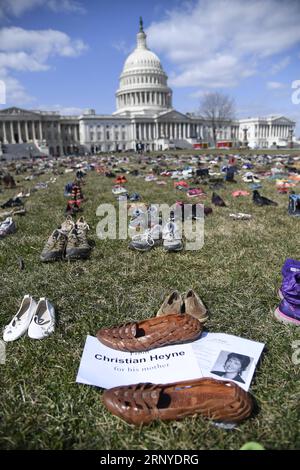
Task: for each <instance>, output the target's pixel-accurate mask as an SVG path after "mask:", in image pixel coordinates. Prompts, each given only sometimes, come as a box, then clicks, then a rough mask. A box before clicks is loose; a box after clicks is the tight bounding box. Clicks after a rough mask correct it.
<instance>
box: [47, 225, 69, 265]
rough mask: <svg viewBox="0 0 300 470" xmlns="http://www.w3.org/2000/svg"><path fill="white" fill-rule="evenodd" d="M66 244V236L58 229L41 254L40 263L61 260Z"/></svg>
mask: <svg viewBox="0 0 300 470" xmlns="http://www.w3.org/2000/svg"><path fill="white" fill-rule="evenodd" d="M66 243H67V237H66V235H65V234H64V233H63V232H61V231H60V230H58V229H56V230H54V232H53V233H52V234H51V236H50V237H49V239H48V241H47V242H46V244H45V246H44V249H43V251H42V253H41V256H40V259H41V261H43V262H47V261H55V260H58V259H62V257H63V254H64V251H65V247H66Z"/></svg>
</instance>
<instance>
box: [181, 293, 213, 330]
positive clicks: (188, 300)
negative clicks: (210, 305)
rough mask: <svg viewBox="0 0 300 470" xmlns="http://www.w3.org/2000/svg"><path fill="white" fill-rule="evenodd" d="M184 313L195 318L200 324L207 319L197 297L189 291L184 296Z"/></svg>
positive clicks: (201, 303) (205, 311) (205, 312)
mask: <svg viewBox="0 0 300 470" xmlns="http://www.w3.org/2000/svg"><path fill="white" fill-rule="evenodd" d="M184 305H185V313H187V314H188V315H191V316H192V317H194V318H197V320H199V321H200V322H203V323H204V322H205V321H206V320H207V319H208V316H207V310H206V307H205V306H204V304H203V302H202V300H201V299H200V297H198V295H197V294H196V293H195V292H194V291H193V290H192V289H190V290H189V291H188V292H187V293H186V294H185V296H184Z"/></svg>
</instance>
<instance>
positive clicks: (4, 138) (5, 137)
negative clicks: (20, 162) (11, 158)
mask: <svg viewBox="0 0 300 470" xmlns="http://www.w3.org/2000/svg"><path fill="white" fill-rule="evenodd" d="M5 124H6V122H5V121H3V122H2V130H3V143H4V144H7V143H8V142H7V136H6V126H5Z"/></svg>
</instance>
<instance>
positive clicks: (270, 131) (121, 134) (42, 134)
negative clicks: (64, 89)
mask: <svg viewBox="0 0 300 470" xmlns="http://www.w3.org/2000/svg"><path fill="white" fill-rule="evenodd" d="M295 125H296V123H295V122H294V121H291V120H290V119H288V118H286V117H284V116H280V115H279V116H268V117H264V118H263V117H257V118H248V119H240V120H232V121H228V122H222V123H220V126H219V128H218V129H217V139H218V141H231V142H232V144H233V146H238V145H239V144H240V143H242V142H243V140H244V141H245V135H246V137H247V139H246V140H248V144H249V146H250V147H253V148H258V147H260V148H269V147H270V146H272V145H279V146H286V145H287V143H288V139H291V136H292V133H293V131H294V129H295ZM245 129H246V133H245ZM212 135H213V133H212V127H211V125H210V122H209V121H207V120H205V119H203V118H201V117H199V116H195V115H194V114H190V113H187V114H183V113H180V112H178V111H176V110H175V109H174V108H173V107H172V90H171V88H170V87H169V86H168V77H167V75H166V73H165V71H164V70H163V67H162V65H161V62H160V60H159V58H158V57H157V55H156V54H155V53H154V52H152V51H150V50H149V49H148V47H147V36H146V34H145V32H144V29H143V22H142V20H140V29H139V32H138V34H137V45H136V48H135V50H134V51H133V52H132V53H131V54H130V55H129V56H128V57H127V59H126V61H125V64H124V67H123V71H122V73H121V76H120V82H119V89H118V90H117V91H116V111H115V112H114V113H113V114H112V115H99V114H96V112H95V111H94V110H93V109H89V110H87V111H85V112H84V113H83V114H82V115H81V116H62V115H60V114H59V113H58V112H47V111H31V110H24V109H20V108H17V107H11V108H8V109H2V110H0V142H1V145H0V153H1V147H2V151H3V153H5V152H6V153H12V154H13V153H16V152H23V153H26V152H29V153H32V152H34V151H35V150H37V151H40V152H42V153H44V154H50V155H52V156H60V155H68V154H74V153H75V154H76V153H79V152H80V153H87V152H91V153H96V152H110V151H124V150H136V149H139V148H140V149H141V148H142V149H145V150H166V149H169V148H181V149H184V148H192V147H193V145H194V144H197V143H198V144H199V143H204V142H206V143H207V144H208V145H213V139H212Z"/></svg>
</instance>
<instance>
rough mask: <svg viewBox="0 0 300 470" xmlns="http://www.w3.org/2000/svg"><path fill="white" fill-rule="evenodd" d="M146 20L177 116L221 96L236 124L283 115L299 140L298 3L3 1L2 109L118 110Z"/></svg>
mask: <svg viewBox="0 0 300 470" xmlns="http://www.w3.org/2000/svg"><path fill="white" fill-rule="evenodd" d="M140 15H141V16H143V19H144V26H145V31H146V33H147V40H148V46H149V48H151V49H152V50H153V51H154V52H155V53H156V54H158V56H159V57H160V59H161V62H162V64H163V67H164V70H165V71H166V73H167V74H168V76H169V85H170V86H171V87H172V89H173V105H174V107H175V108H176V109H177V110H178V111H182V112H187V111H195V110H197V108H198V107H199V103H200V100H201V96H202V95H203V93H206V92H207V91H211V90H218V91H221V92H225V93H227V94H229V95H231V96H233V97H234V98H235V102H236V110H237V117H246V116H264V115H267V114H284V115H286V116H288V117H290V118H292V119H295V120H296V121H297V124H298V126H297V135H300V104H298V105H297V104H293V103H292V92H293V90H292V82H293V81H295V80H300V26H299V25H300V1H299V0H251V1H250V2H245V1H244V0H191V1H183V0H151V1H150V0H110V1H109V0H85V1H80V0H0V80H3V81H5V84H6V88H7V103H6V106H5V105H0V107H1V108H5V107H7V106H12V105H16V106H21V107H24V108H31V109H34V108H44V109H52V110H55V109H57V110H61V111H62V112H64V113H79V112H80V111H81V110H82V109H85V108H95V109H96V111H97V112H98V113H100V114H105V113H109V114H110V113H112V112H113V111H114V110H115V96H114V94H115V91H116V89H117V88H118V78H119V75H120V73H121V71H122V67H123V63H124V61H125V59H126V56H127V55H128V54H129V53H130V52H131V51H132V50H133V49H134V47H135V41H136V33H137V32H138V27H139V16H140Z"/></svg>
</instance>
